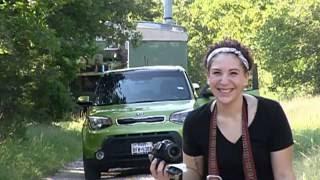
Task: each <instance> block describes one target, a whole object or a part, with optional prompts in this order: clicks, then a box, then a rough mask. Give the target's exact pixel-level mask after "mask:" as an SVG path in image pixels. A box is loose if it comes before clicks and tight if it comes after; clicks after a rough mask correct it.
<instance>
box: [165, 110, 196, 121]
mask: <svg viewBox="0 0 320 180" xmlns="http://www.w3.org/2000/svg"><path fill="white" fill-rule="evenodd" d="M192 110H193V109H187V110H184V111H178V112H174V113H172V114H171V115H170V118H169V121H172V122H174V123H179V124H182V123H183V122H184V120H185V119H186V117H187V115H188V113H189V112H190V111H192Z"/></svg>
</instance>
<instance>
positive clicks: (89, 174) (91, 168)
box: [83, 159, 101, 180]
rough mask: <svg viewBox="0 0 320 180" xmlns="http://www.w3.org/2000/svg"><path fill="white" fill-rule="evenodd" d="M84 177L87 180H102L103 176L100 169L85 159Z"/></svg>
mask: <svg viewBox="0 0 320 180" xmlns="http://www.w3.org/2000/svg"><path fill="white" fill-rule="evenodd" d="M83 169H84V177H85V179H86V180H97V179H100V177H101V174H100V170H99V168H98V167H97V166H96V165H95V164H92V163H91V162H90V161H89V160H86V159H83Z"/></svg>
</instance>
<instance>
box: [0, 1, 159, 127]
mask: <svg viewBox="0 0 320 180" xmlns="http://www.w3.org/2000/svg"><path fill="white" fill-rule="evenodd" d="M156 6H159V3H157V2H156V1H146V0H121V1H120V0H77V1H74V0H56V1H41V0H29V1H25V0H15V1H11V0H9V1H0V22H1V24H0V84H1V86H0V132H1V133H2V132H4V131H3V129H1V128H6V127H8V128H9V127H12V128H9V129H11V130H12V131H14V129H16V128H15V127H17V125H16V124H23V122H24V121H31V119H32V120H36V121H51V120H56V119H60V118H63V117H64V116H65V115H66V114H67V113H68V112H70V110H71V108H72V104H73V103H72V101H71V98H70V96H69V93H70V92H69V89H68V86H69V83H70V81H72V79H73V78H74V77H75V76H76V72H77V71H78V65H77V60H78V59H79V57H92V55H93V54H94V53H95V50H96V47H95V38H96V37H97V36H99V37H102V38H105V39H106V40H107V41H112V42H115V43H117V42H119V43H122V42H124V41H125V40H126V39H128V38H129V37H132V38H135V37H137V33H134V31H132V30H133V29H134V27H135V24H134V22H135V21H136V20H138V19H142V18H143V17H147V18H144V19H145V20H152V19H153V18H154V17H158V16H159V12H158V11H153V9H152V7H156ZM11 130H10V131H11Z"/></svg>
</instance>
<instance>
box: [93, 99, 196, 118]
mask: <svg viewBox="0 0 320 180" xmlns="http://www.w3.org/2000/svg"><path fill="white" fill-rule="evenodd" d="M193 108H195V100H183V101H161V102H147V103H134V104H121V105H106V106H93V107H92V109H91V111H90V115H95V116H116V117H128V116H131V117H133V116H139V115H143V116H148V115H168V114H171V113H172V112H176V111H183V110H190V109H193ZM137 113H138V114H137ZM139 113H140V114H139Z"/></svg>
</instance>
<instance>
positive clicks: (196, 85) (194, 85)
mask: <svg viewBox="0 0 320 180" xmlns="http://www.w3.org/2000/svg"><path fill="white" fill-rule="evenodd" d="M192 87H193V89H194V90H196V91H197V90H198V89H200V85H199V84H198V83H192Z"/></svg>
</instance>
